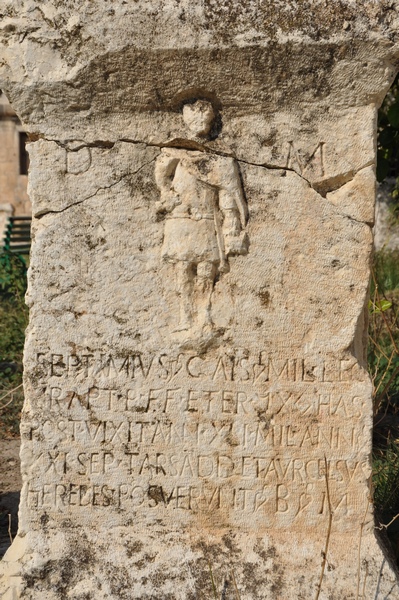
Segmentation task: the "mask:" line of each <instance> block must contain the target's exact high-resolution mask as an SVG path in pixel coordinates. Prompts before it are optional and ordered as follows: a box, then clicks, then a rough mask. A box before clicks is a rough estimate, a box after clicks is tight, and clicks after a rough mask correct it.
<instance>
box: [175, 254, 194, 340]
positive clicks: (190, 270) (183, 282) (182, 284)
mask: <svg viewBox="0 0 399 600" xmlns="http://www.w3.org/2000/svg"><path fill="white" fill-rule="evenodd" d="M175 276H176V280H175V281H176V293H177V296H178V298H179V308H180V320H179V327H178V328H177V329H178V330H184V329H190V327H191V326H192V320H193V306H192V296H193V286H194V265H193V264H192V263H190V262H188V261H183V260H182V261H178V262H176V263H175Z"/></svg>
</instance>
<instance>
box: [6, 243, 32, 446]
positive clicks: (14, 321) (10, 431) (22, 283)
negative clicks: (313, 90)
mask: <svg viewBox="0 0 399 600" xmlns="http://www.w3.org/2000/svg"><path fill="white" fill-rule="evenodd" d="M25 291H26V264H25V262H24V260H23V258H22V257H19V256H17V255H15V254H12V253H10V252H2V253H1V254H0V435H17V434H18V432H19V414H20V411H21V408H22V403H23V391H22V387H21V384H22V353H23V347H24V340H25V329H26V326H27V323H28V308H27V306H26V304H25V302H24V295H25ZM15 388H17V389H15ZM13 390H15V391H13ZM6 404H7V406H6V407H5V405H6ZM3 406H4V407H5V408H2V407H3Z"/></svg>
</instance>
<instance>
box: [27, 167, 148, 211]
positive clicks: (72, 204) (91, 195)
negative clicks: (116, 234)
mask: <svg viewBox="0 0 399 600" xmlns="http://www.w3.org/2000/svg"><path fill="white" fill-rule="evenodd" d="M156 158H157V157H156V156H155V157H154V158H152V159H151V160H149V161H147V162H146V163H144V164H143V165H141V166H140V167H139V168H138V169H136V170H135V171H130V172H129V173H126V174H125V175H122V177H120V178H119V179H118V180H117V181H114V182H113V183H111V184H110V185H105V186H102V187H99V188H98V189H97V190H96V191H95V192H94V194H90V196H86V197H85V198H82V199H81V200H77V201H76V202H72V203H71V204H68V206H65V207H64V208H61V209H60V210H43V211H39V212H37V213H35V215H34V216H35V218H37V219H41V218H42V217H44V216H46V215H49V214H57V215H58V214H60V213H63V212H65V211H66V210H68V209H69V208H72V207H73V206H79V204H82V203H83V202H86V201H87V200H90V199H91V198H94V197H95V196H97V194H99V193H100V192H102V191H104V190H109V189H111V188H113V187H115V186H116V185H118V184H119V183H120V182H121V181H123V180H124V179H126V178H127V177H130V176H131V175H136V174H137V173H138V172H139V171H141V170H142V169H144V167H147V166H148V165H150V164H151V163H152V162H154V161H155V160H156Z"/></svg>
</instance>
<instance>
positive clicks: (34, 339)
mask: <svg viewBox="0 0 399 600" xmlns="http://www.w3.org/2000/svg"><path fill="white" fill-rule="evenodd" d="M3 6H4V15H5V16H4V18H3V21H2V25H1V39H2V42H3V46H2V49H1V61H0V64H1V67H0V74H1V80H0V85H1V86H2V87H4V89H5V90H6V92H7V94H8V95H9V98H10V100H11V102H12V104H13V106H14V107H15V109H16V111H17V112H18V114H19V115H20V117H21V119H22V121H23V123H24V125H25V126H26V128H27V130H28V131H29V134H30V139H31V140H32V142H31V144H30V145H29V152H30V159H31V172H30V195H31V200H32V204H33V215H34V222H33V232H34V244H33V247H32V256H31V263H30V278H29V292H28V302H29V305H30V314H31V321H30V326H29V329H28V333H27V341H26V350H25V390H26V403H25V407H24V414H23V422H22V430H21V431H22V450H21V456H22V475H23V489H22V494H21V498H22V500H21V510H20V528H19V533H18V536H17V538H16V539H15V541H14V543H13V545H12V546H11V548H10V550H9V551H8V552H7V554H6V556H5V558H4V561H3V563H2V566H1V569H2V573H3V577H2V579H1V583H0V589H1V590H2V593H3V598H4V599H5V600H10V599H14V598H24V599H27V600H39V598H40V600H41V599H42V598H43V599H44V598H45V599H46V600H59V599H60V598H65V599H66V598H68V599H71V600H72V599H73V600H89V599H94V598H96V599H97V600H98V599H104V600H105V598H107V599H114V600H116V599H122V600H123V599H129V600H130V599H132V598H137V599H139V598H140V599H142V600H144V599H150V598H151V599H159V600H161V599H163V600H166V599H170V600H172V599H179V600H183V599H184V600H188V599H201V598H204V599H211V598H224V599H228V600H233V599H235V600H237V599H238V598H240V599H241V600H253V599H255V598H259V599H272V598H273V599H275V598H279V599H281V600H292V599H293V598H298V599H306V600H308V599H309V598H312V599H313V598H314V599H315V600H317V599H318V598H324V599H327V598H328V599H329V600H338V599H339V600H342V599H343V598H345V599H348V600H349V599H360V597H363V598H375V599H377V598H379V599H381V598H387V599H388V598H390V599H393V598H395V597H397V595H398V584H397V579H396V573H395V571H394V569H393V567H392V565H391V563H390V561H389V558H388V557H387V556H386V555H385V554H384V553H383V551H382V549H381V547H380V544H379V542H378V541H377V539H376V537H375V532H374V522H373V514H372V498H371V492H370V475H371V466H370V452H371V427H372V404H371V392H372V386H371V382H370V379H369V376H368V374H367V371H366V362H365V356H364V353H365V318H364V315H365V312H364V311H365V306H366V304H367V290H368V282H369V259H370V253H371V251H372V244H373V239H372V231H371V228H372V225H373V220H374V194H375V177H374V164H375V139H374V138H375V119H376V111H377V107H378V105H379V103H380V102H381V100H382V98H383V97H384V95H385V93H386V91H387V89H388V88H389V86H390V84H391V82H392V80H393V77H394V76H395V73H396V70H397V65H398V60H399V44H398V39H397V30H398V24H399V15H398V11H397V9H396V8H395V3H392V2H381V3H378V4H377V3H375V2H371V1H366V2H364V1H362V2H360V1H357V2H344V1H340V2H334V3H325V2H313V3H311V4H310V3H299V2H297V3H295V2H288V3H287V2H285V3H280V2H278V1H277V0H276V1H273V2H269V3H263V4H258V3H255V2H246V3H242V2H238V1H237V2H236V1H235V0H227V1H226V2H224V3H218V2H212V0H203V1H202V2H199V3H194V4H193V3H188V2H185V1H184V2H181V3H175V2H173V1H170V0H169V1H168V2H165V1H161V2H148V1H147V2H137V3H134V5H132V4H131V3H127V2H123V1H119V2H112V3H111V2H99V1H95V0H92V1H90V2H89V1H87V2H81V1H80V2H73V1H70V2H68V3H62V4H61V5H60V3H58V2H55V1H54V2H47V3H45V4H43V3H41V2H32V1H30V0H27V1H26V2H22V0H18V1H16V2H13V3H12V4H10V3H8V2H4V1H3Z"/></svg>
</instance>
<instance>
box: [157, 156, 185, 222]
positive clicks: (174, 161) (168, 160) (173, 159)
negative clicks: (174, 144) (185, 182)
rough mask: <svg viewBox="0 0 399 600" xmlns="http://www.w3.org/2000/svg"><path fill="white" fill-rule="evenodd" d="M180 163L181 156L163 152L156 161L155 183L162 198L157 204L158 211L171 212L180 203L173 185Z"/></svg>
mask: <svg viewBox="0 0 399 600" xmlns="http://www.w3.org/2000/svg"><path fill="white" fill-rule="evenodd" d="M178 164H179V158H178V157H177V156H176V155H174V154H171V153H163V154H161V155H160V156H159V157H158V159H157V161H156V163H155V183H156V184H157V186H158V188H159V190H160V192H161V198H160V200H158V201H157V202H156V204H155V207H156V210H157V212H171V211H172V210H173V209H174V207H175V206H177V205H178V204H180V200H179V198H178V197H177V195H176V193H175V191H174V190H173V187H172V186H173V177H174V174H175V171H176V167H177V165H178Z"/></svg>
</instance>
